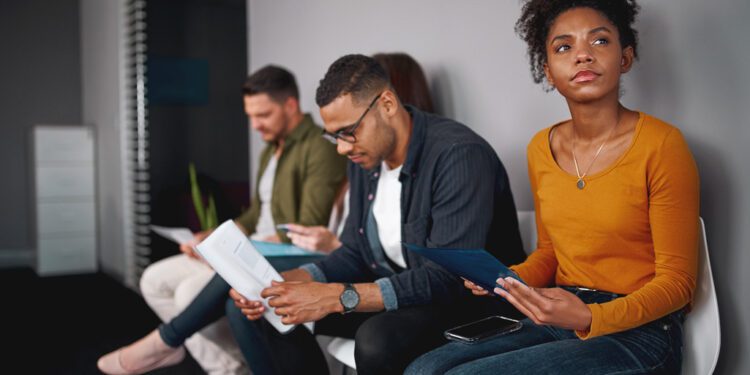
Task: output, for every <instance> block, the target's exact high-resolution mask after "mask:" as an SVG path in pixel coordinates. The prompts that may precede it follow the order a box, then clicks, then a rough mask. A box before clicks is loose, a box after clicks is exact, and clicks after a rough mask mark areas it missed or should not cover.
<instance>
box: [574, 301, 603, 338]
mask: <svg viewBox="0 0 750 375" xmlns="http://www.w3.org/2000/svg"><path fill="white" fill-rule="evenodd" d="M586 306H587V307H588V308H589V310H591V325H590V326H589V329H588V330H586V331H582V330H578V329H577V330H576V331H575V332H576V336H578V338H579V339H581V340H588V339H590V338H594V337H596V336H600V334H599V325H600V324H601V322H600V321H601V305H599V304H598V303H592V304H588V305H586Z"/></svg>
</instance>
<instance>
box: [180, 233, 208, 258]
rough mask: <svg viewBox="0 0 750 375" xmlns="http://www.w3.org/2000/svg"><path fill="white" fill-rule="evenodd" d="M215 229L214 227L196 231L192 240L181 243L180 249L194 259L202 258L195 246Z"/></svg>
mask: <svg viewBox="0 0 750 375" xmlns="http://www.w3.org/2000/svg"><path fill="white" fill-rule="evenodd" d="M213 231H214V230H213V229H209V230H204V231H201V232H197V233H194V234H193V240H192V241H190V242H187V243H182V244H180V251H182V253H183V254H185V255H187V256H189V257H191V258H193V259H201V257H200V255H198V253H196V252H195V246H196V245H198V244H199V243H201V242H203V240H205V239H206V237H208V235H210V234H211V232H213Z"/></svg>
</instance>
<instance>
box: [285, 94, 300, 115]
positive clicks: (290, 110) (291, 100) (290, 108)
mask: <svg viewBox="0 0 750 375" xmlns="http://www.w3.org/2000/svg"><path fill="white" fill-rule="evenodd" d="M297 111H299V100H297V98H295V97H293V96H290V97H288V98H286V100H284V112H286V114H287V115H291V114H294V113H296V112H297Z"/></svg>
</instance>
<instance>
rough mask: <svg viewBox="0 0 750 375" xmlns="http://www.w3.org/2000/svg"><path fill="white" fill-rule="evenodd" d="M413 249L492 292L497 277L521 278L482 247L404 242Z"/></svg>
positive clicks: (409, 248)
mask: <svg viewBox="0 0 750 375" xmlns="http://www.w3.org/2000/svg"><path fill="white" fill-rule="evenodd" d="M404 246H406V248H407V249H408V250H410V251H413V252H415V253H417V254H419V255H421V256H423V257H425V258H427V259H429V260H431V261H433V262H435V263H437V264H439V265H440V266H442V267H443V268H445V269H446V270H448V271H449V272H450V273H452V274H454V275H457V276H461V277H463V278H465V279H467V280H469V281H471V282H473V283H475V284H477V285H479V286H481V287H482V288H484V289H485V290H487V291H489V292H490V293H492V290H493V289H494V288H495V286H497V279H498V278H499V277H502V278H505V277H508V276H510V277H512V278H514V279H516V280H518V281H520V282H523V280H521V278H519V277H518V275H516V273H515V272H513V271H511V270H510V268H508V267H506V266H505V265H504V264H503V263H502V262H500V261H499V260H498V259H497V258H495V257H494V256H493V255H492V254H490V253H488V252H487V250H484V249H438V248H427V247H421V246H416V245H410V244H404Z"/></svg>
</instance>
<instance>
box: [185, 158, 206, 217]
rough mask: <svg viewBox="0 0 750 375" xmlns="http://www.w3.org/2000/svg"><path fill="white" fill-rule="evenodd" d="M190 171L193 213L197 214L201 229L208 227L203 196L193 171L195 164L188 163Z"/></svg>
mask: <svg viewBox="0 0 750 375" xmlns="http://www.w3.org/2000/svg"><path fill="white" fill-rule="evenodd" d="M188 171H189V172H190V193H191V194H192V196H193V207H195V214H196V215H197V216H198V221H199V222H200V224H201V230H206V229H209V228H210V227H208V223H207V222H206V212H205V210H204V209H203V196H202V195H201V190H200V188H199V187H198V178H197V176H196V173H195V165H193V163H190V165H189V167H188Z"/></svg>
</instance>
